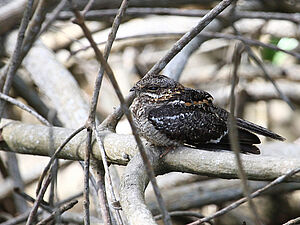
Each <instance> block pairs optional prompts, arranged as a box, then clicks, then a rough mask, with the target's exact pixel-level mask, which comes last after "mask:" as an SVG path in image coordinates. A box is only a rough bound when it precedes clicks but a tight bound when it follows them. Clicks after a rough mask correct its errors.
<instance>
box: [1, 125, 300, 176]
mask: <svg viewBox="0 0 300 225" xmlns="http://www.w3.org/2000/svg"><path fill="white" fill-rule="evenodd" d="M0 127H1V128H2V132H1V135H2V139H1V140H3V141H1V142H0V148H1V150H5V151H14V152H17V153H22V154H32V155H44V156H49V155H50V150H49V139H48V132H49V131H48V129H49V128H48V127H46V126H42V125H28V124H23V123H20V122H16V121H12V120H3V121H2V122H1V124H0ZM72 131H73V130H71V129H66V128H57V127H54V128H53V139H54V147H55V148H57V147H58V146H59V145H60V144H61V143H62V142H63V141H64V140H65V138H66V137H68V136H69V135H70V133H71V132H72ZM101 135H102V138H103V144H104V147H105V150H106V153H107V157H108V160H109V161H110V162H113V163H117V164H121V165H124V164H127V162H128V161H129V159H130V158H132V157H133V156H134V155H135V154H136V153H137V152H138V150H137V146H136V143H135V140H134V138H133V136H131V135H120V134H115V133H111V132H108V131H104V132H101ZM85 137H86V134H85V133H81V134H79V135H77V136H76V137H75V138H74V139H73V140H72V141H71V142H70V143H68V144H67V145H66V147H65V148H64V149H63V150H62V151H61V153H60V154H59V155H58V158H62V159H73V160H83V158H84V157H83V156H84V143H85V142H84V140H85ZM278 145H279V147H278V150H280V149H282V148H286V151H293V150H295V148H298V147H297V145H293V144H283V145H281V144H279V143H278ZM265 150H267V148H264V146H263V145H262V146H261V151H262V153H263V155H246V154H243V155H242V160H243V163H244V166H245V171H246V175H247V177H248V179H251V180H273V179H275V178H277V177H279V176H281V175H283V174H285V173H287V172H288V171H289V170H291V169H294V168H297V167H298V166H299V165H300V160H299V159H298V158H297V157H298V156H297V153H296V152H297V151H295V152H294V154H293V155H291V154H286V155H287V156H286V157H282V154H281V153H280V154H278V156H276V155H274V156H266V155H264V152H265ZM274 151H275V150H273V152H274ZM93 156H94V157H95V158H96V159H101V156H100V151H99V149H98V147H97V146H96V145H93ZM163 164H164V166H165V167H166V168H167V169H168V170H171V171H181V172H189V173H195V174H200V175H207V176H213V177H220V178H228V179H232V178H237V168H236V165H235V162H234V155H233V154H232V152H226V151H217V152H214V151H204V150H198V149H193V148H188V147H179V148H177V149H176V150H173V151H171V152H169V153H168V154H167V155H166V156H165V157H164V158H163ZM289 181H297V182H299V181H300V175H295V176H293V177H291V178H289Z"/></svg>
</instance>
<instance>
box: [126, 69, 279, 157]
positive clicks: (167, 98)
mask: <svg viewBox="0 0 300 225" xmlns="http://www.w3.org/2000/svg"><path fill="white" fill-rule="evenodd" d="M132 91H135V93H136V98H135V99H134V101H133V103H132V105H131V111H132V114H133V118H134V121H135V123H136V125H137V127H138V129H139V132H140V134H141V135H142V136H143V137H145V138H146V139H147V140H148V141H149V142H150V143H152V144H154V145H156V146H179V145H182V144H185V145H190V146H195V147H201V148H207V149H225V150H229V149H230V143H229V138H228V127H229V126H228V116H229V113H228V112H227V111H226V110H225V109H222V108H220V107H218V106H215V105H214V104H213V102H212V101H213V97H212V96H211V95H210V94H209V93H207V92H205V91H202V90H195V89H191V88H186V87H184V86H183V85H181V84H180V83H178V82H176V81H174V80H172V79H170V78H168V77H166V76H163V75H156V76H153V77H150V78H146V79H142V80H140V81H139V82H137V83H136V85H135V86H134V87H133V88H132ZM237 126H238V133H239V142H240V145H241V150H242V152H250V153H254V154H259V149H258V148H257V147H256V146H254V144H259V143H260V140H259V138H258V137H257V136H256V135H255V134H253V133H252V132H254V133H257V134H260V135H264V136H266V137H270V138H273V139H277V140H281V141H283V140H284V138H283V137H281V136H279V135H278V134H275V133H273V132H272V131H269V130H268V129H266V128H263V127H261V126H259V125H256V124H253V123H251V122H249V121H246V120H243V119H240V118H237Z"/></svg>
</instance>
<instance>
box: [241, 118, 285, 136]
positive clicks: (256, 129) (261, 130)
mask: <svg viewBox="0 0 300 225" xmlns="http://www.w3.org/2000/svg"><path fill="white" fill-rule="evenodd" d="M236 122H237V126H238V127H240V128H243V129H246V130H249V131H252V132H254V133H256V134H260V135H263V136H266V137H270V138H272V139H276V140H280V141H284V140H285V138H283V137H281V136H280V135H278V134H275V133H274V132H272V131H270V130H268V129H266V128H264V127H261V126H259V125H257V124H254V123H251V122H249V121H246V120H243V119H240V118H237V121H236Z"/></svg>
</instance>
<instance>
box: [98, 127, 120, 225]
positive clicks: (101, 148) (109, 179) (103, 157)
mask: <svg viewBox="0 0 300 225" xmlns="http://www.w3.org/2000/svg"><path fill="white" fill-rule="evenodd" d="M93 130H94V131H95V134H96V140H97V143H98V146H99V150H100V153H101V159H102V162H103V167H104V171H105V174H106V175H107V177H108V179H107V180H108V187H109V190H110V193H111V197H112V201H113V202H116V201H117V198H116V195H115V192H114V188H113V184H112V179H111V175H110V172H109V168H108V163H107V159H106V153H105V149H104V147H103V143H102V140H101V137H100V133H99V130H98V129H97V127H96V124H94V129H93ZM115 213H116V215H117V220H118V223H119V224H123V221H122V218H121V215H120V212H119V210H117V209H115Z"/></svg>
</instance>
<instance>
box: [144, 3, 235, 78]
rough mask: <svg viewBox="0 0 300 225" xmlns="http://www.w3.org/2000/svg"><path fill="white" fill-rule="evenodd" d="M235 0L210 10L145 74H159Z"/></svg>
mask: <svg viewBox="0 0 300 225" xmlns="http://www.w3.org/2000/svg"><path fill="white" fill-rule="evenodd" d="M233 1H234V0H223V1H221V2H220V3H219V4H218V5H216V6H215V7H214V8H213V9H212V10H210V11H209V12H208V13H207V14H206V15H205V16H204V17H203V18H202V19H201V20H200V22H199V23H198V24H197V25H196V26H195V27H194V28H193V29H192V30H190V31H189V32H187V33H186V34H185V35H183V36H182V37H181V38H180V39H179V40H178V41H177V42H176V43H175V44H174V45H173V47H172V48H171V49H170V50H169V51H168V53H167V54H166V55H165V56H164V57H163V58H162V59H160V60H159V61H158V62H157V63H156V64H155V65H154V66H153V67H152V68H151V70H149V71H148V73H147V74H146V75H145V76H152V75H153V74H158V73H159V72H160V71H161V70H162V69H164V68H165V66H166V65H167V64H168V63H169V62H170V61H171V59H173V58H174V56H175V55H177V54H178V52H180V51H181V50H182V49H183V48H184V47H185V46H186V45H187V44H188V43H189V42H190V41H191V40H192V39H193V38H194V37H195V36H196V35H198V34H199V33H200V32H201V31H202V30H203V29H204V28H205V27H206V26H207V25H208V24H209V23H210V22H211V21H212V20H213V19H214V18H216V17H217V15H219V14H220V13H221V12H222V11H223V10H224V9H225V8H227V7H228V6H229V5H230V4H231V3H232V2H233Z"/></svg>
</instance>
